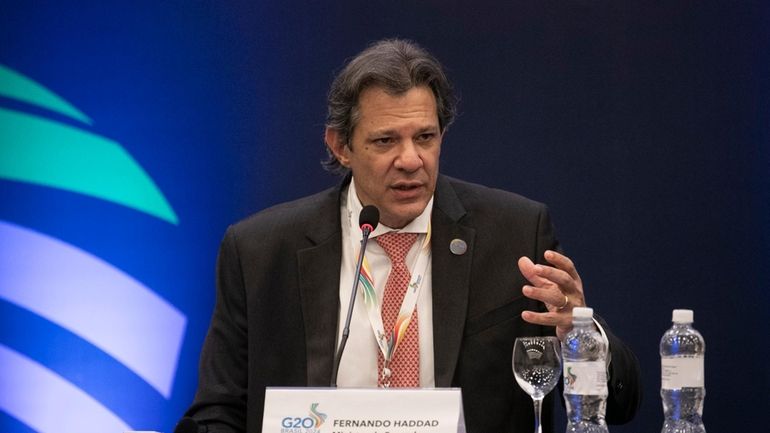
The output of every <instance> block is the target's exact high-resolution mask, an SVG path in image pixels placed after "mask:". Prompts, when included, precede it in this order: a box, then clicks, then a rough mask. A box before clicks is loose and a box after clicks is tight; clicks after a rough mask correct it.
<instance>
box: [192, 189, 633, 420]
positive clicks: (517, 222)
mask: <svg viewBox="0 0 770 433" xmlns="http://www.w3.org/2000/svg"><path fill="white" fill-rule="evenodd" d="M343 186H344V184H343ZM340 190H341V189H340V187H337V188H333V189H330V190H327V191H324V192H321V193H319V194H316V195H313V196H310V197H306V198H303V199H300V200H297V201H293V202H290V203H285V204H281V205H278V206H275V207H273V208H270V209H267V210H264V211H262V212H259V213H257V214H256V215H253V216H251V217H250V218H248V219H246V220H244V221H242V222H240V223H238V224H236V225H234V226H231V227H230V228H229V229H228V231H227V234H226V235H225V237H224V240H223V241H222V246H221V250H220V256H219V260H218V266H217V268H218V270H217V273H218V281H217V301H216V307H215V310H214V314H213V317H212V321H211V326H210V329H209V332H208V335H207V337H206V341H205V344H204V346H203V351H202V354H201V364H200V383H199V388H198V392H197V394H196V397H195V401H194V403H193V405H192V406H191V408H190V409H189V410H188V412H187V415H188V416H192V417H194V418H195V419H196V420H198V422H200V423H201V424H207V425H208V426H209V431H213V432H244V431H248V432H250V433H253V432H259V431H261V427H262V413H263V403H264V393H265V387H266V386H322V387H323V386H328V385H329V383H330V379H331V374H332V362H333V357H334V351H335V339H336V335H337V324H338V315H339V309H340V300H339V269H340V260H341V259H340V257H341V253H342V245H341V244H342V239H341V230H340ZM434 197H435V198H434V206H433V213H432V216H431V224H432V240H431V243H432V250H433V254H432V260H433V323H434V329H433V332H434V335H433V340H434V358H435V359H434V362H435V380H436V386H438V387H450V386H455V387H461V388H462V394H463V403H464V410H465V417H466V425H467V428H468V431H469V433H501V432H511V433H513V432H517V433H529V432H531V431H532V429H533V425H534V421H533V414H532V412H533V411H532V401H531V400H530V398H529V396H528V395H527V394H525V393H524V392H523V391H521V390H520V389H519V387H518V385H517V384H516V383H515V380H514V377H513V373H512V371H511V354H512V348H513V341H514V339H515V338H516V337H517V336H525V335H541V334H550V333H553V329H551V328H546V327H541V326H537V325H532V324H529V323H526V322H524V321H523V320H522V319H521V316H520V313H521V311H523V310H525V309H528V310H535V311H543V310H544V308H545V307H544V305H543V304H541V303H539V302H536V301H533V300H531V299H528V298H526V297H524V296H523V295H522V294H521V287H522V286H523V285H524V284H525V283H526V281H525V280H524V278H523V276H522V275H521V273H520V272H519V270H518V267H517V265H516V262H517V260H518V258H519V257H520V256H524V255H526V256H528V257H530V258H532V259H533V260H535V261H536V262H538V261H542V258H543V253H544V251H545V250H546V249H558V248H559V246H558V242H557V241H556V238H555V237H554V233H553V229H552V226H551V222H550V220H549V217H548V212H547V209H546V207H545V206H544V205H542V204H540V203H536V202H533V201H531V200H528V199H526V198H523V197H521V196H518V195H515V194H512V193H509V192H505V191H501V190H495V189H490V188H486V187H483V186H479V185H474V184H469V183H466V182H462V181H458V180H455V179H451V178H448V177H445V176H439V179H438V184H437V187H436V192H435V196H434ZM455 238H458V239H463V240H465V242H467V244H468V250H467V252H466V253H465V254H464V255H454V254H452V253H451V252H450V250H449V243H450V242H451V241H452V240H453V239H455ZM605 329H606V328H605ZM608 337H609V340H610V347H611V351H612V352H611V353H612V362H611V365H610V375H611V379H610V383H609V390H610V396H609V400H608V413H607V420H608V422H616V423H617V422H625V421H627V420H629V419H630V418H631V417H633V415H634V413H635V411H636V409H637V407H638V404H639V400H640V388H639V386H640V385H639V383H640V381H639V368H638V363H637V361H636V358H635V357H634V355H633V354H632V353H631V351H630V350H628V349H627V348H626V346H625V345H624V344H623V343H622V342H621V341H620V340H618V339H617V338H615V337H614V336H613V335H612V334H611V333H610V332H608ZM553 394H555V393H551V396H549V398H548V401H547V402H546V404H545V405H544V407H545V408H544V431H546V432H550V431H552V426H551V420H550V418H551V416H550V414H551V411H552V406H553V404H552V395H553Z"/></svg>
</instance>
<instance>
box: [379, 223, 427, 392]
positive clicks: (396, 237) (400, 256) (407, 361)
mask: <svg viewBox="0 0 770 433" xmlns="http://www.w3.org/2000/svg"><path fill="white" fill-rule="evenodd" d="M375 239H376V240H377V243H378V244H379V245H380V246H381V247H382V249H383V250H385V253H386V254H387V255H388V257H389V258H390V263H391V270H390V274H388V281H387V283H386V284H385V293H384V294H383V297H382V298H383V299H382V324H383V327H384V329H385V332H387V333H390V332H391V331H392V330H393V326H394V325H395V322H396V318H397V317H398V312H399V311H400V310H401V303H402V302H403V300H404V295H405V294H406V289H407V286H408V284H409V280H410V279H411V278H412V275H411V274H410V273H409V269H408V268H407V266H406V263H405V262H404V259H405V258H406V254H407V253H408V252H409V250H410V249H411V248H412V245H413V244H414V242H415V241H416V240H417V234H416V233H395V232H390V233H386V234H384V235H381V236H378V237H376V238H375ZM377 365H378V372H379V375H378V376H377V384H378V385H379V386H381V387H382V386H383V385H386V384H388V383H389V386H391V387H396V388H416V387H419V386H420V344H419V339H418V333H417V308H415V309H414V311H413V312H412V319H411V321H410V322H409V327H407V329H406V334H405V335H404V339H403V341H401V342H400V343H399V345H398V348H397V350H396V353H395V354H394V355H393V359H392V360H391V362H390V367H389V369H390V371H391V377H390V381H389V382H388V380H387V379H385V380H383V379H384V378H383V374H382V370H383V365H384V359H383V356H382V353H381V352H380V354H379V356H378V362H377Z"/></svg>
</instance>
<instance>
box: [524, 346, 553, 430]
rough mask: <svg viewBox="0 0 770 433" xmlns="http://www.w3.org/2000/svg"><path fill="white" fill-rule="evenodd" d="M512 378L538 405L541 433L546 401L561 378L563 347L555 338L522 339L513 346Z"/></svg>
mask: <svg viewBox="0 0 770 433" xmlns="http://www.w3.org/2000/svg"><path fill="white" fill-rule="evenodd" d="M513 375H514V376H515V377H516V382H518V384H519V386H520V387H521V389H523V390H524V392H526V393H527V394H529V396H530V397H532V402H533V404H534V406H535V433H542V432H543V427H542V426H541V425H540V412H541V411H542V408H543V398H544V397H545V395H546V394H548V393H549V392H551V390H552V389H553V387H554V386H556V383H557V382H559V376H560V375H561V344H560V343H559V339H558V338H556V337H521V338H517V339H516V342H515V343H514V345H513Z"/></svg>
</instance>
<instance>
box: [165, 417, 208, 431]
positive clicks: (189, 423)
mask: <svg viewBox="0 0 770 433" xmlns="http://www.w3.org/2000/svg"><path fill="white" fill-rule="evenodd" d="M208 431H209V429H208V428H206V426H201V425H200V424H198V422H197V421H195V420H194V419H192V418H190V417H189V416H186V417H184V418H182V419H180V420H179V422H178V423H177V425H176V427H174V433H205V432H208Z"/></svg>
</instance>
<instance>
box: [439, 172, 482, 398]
mask: <svg viewBox="0 0 770 433" xmlns="http://www.w3.org/2000/svg"><path fill="white" fill-rule="evenodd" d="M463 215H465V208H464V207H463V206H462V204H461V203H460V200H459V199H458V198H457V195H456V194H455V191H454V189H453V188H452V186H451V185H450V183H449V181H448V180H447V179H446V178H445V177H443V176H440V177H439V180H438V183H437V186H436V193H435V199H434V207H433V213H432V215H431V230H432V239H431V249H432V261H433V263H432V267H433V274H432V278H433V348H434V349H433V350H434V360H433V362H434V373H435V380H436V386H437V387H448V386H451V385H452V378H453V377H454V372H455V368H456V366H457V359H458V356H459V353H460V344H461V342H462V337H463V332H464V328H465V319H466V315H467V310H468V308H467V307H468V290H469V279H470V271H471V263H472V258H473V250H474V239H475V233H476V231H475V230H474V229H473V228H471V227H467V226H464V225H462V224H460V223H459V220H460V218H462V217H463ZM453 239H460V240H462V241H465V243H466V244H467V247H468V248H467V251H466V252H465V254H461V255H456V254H453V253H452V252H451V251H450V249H449V245H450V243H451V241H452V240H453Z"/></svg>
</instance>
